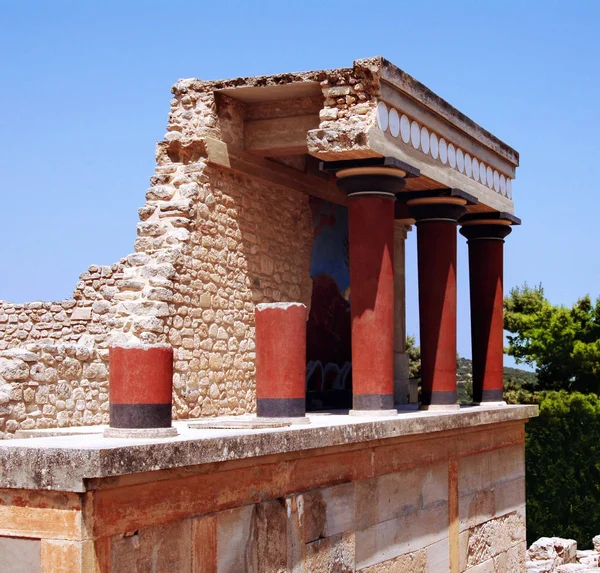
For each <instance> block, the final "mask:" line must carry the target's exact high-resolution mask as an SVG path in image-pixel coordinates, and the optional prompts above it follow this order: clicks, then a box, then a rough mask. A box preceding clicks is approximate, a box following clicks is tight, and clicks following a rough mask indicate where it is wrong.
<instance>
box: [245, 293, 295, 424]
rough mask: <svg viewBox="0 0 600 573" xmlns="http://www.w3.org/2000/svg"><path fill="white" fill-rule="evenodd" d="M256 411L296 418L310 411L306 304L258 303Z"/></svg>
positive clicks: (256, 318)
mask: <svg viewBox="0 0 600 573" xmlns="http://www.w3.org/2000/svg"><path fill="white" fill-rule="evenodd" d="M255 322H256V411H257V415H258V416H259V417H269V418H281V417H285V418H293V417H299V416H304V415H305V412H306V307H305V306H304V305H303V304H300V303H295V302H293V303H272V304H259V305H257V306H256V313H255Z"/></svg>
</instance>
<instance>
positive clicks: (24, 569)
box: [0, 537, 42, 573]
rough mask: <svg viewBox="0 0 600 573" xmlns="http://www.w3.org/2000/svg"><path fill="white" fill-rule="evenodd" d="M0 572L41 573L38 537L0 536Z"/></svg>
mask: <svg viewBox="0 0 600 573" xmlns="http://www.w3.org/2000/svg"><path fill="white" fill-rule="evenodd" d="M0 573H42V565H41V560H40V541H39V539H20V538H18V537H0Z"/></svg>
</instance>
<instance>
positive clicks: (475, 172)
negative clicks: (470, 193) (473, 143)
mask: <svg viewBox="0 0 600 573" xmlns="http://www.w3.org/2000/svg"><path fill="white" fill-rule="evenodd" d="M473 179H475V181H479V160H478V159H477V157H474V158H473Z"/></svg>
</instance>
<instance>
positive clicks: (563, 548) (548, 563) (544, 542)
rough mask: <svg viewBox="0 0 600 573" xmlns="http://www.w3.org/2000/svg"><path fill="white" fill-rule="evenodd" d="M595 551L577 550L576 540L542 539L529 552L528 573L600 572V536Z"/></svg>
mask: <svg viewBox="0 0 600 573" xmlns="http://www.w3.org/2000/svg"><path fill="white" fill-rule="evenodd" d="M593 544H594V549H585V550H578V549H577V541H575V540H574V539H562V538H560V537H541V538H540V539H538V540H537V541H536V542H535V543H533V544H532V545H531V547H530V548H529V549H528V550H527V562H526V563H525V565H526V568H527V573H569V572H570V571H573V572H574V571H579V572H580V573H593V572H596V573H598V572H600V535H597V536H596V537H594V539H593Z"/></svg>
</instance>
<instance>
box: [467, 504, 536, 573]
mask: <svg viewBox="0 0 600 573" xmlns="http://www.w3.org/2000/svg"><path fill="white" fill-rule="evenodd" d="M465 533H466V538H465V537H463V543H461V544H460V550H461V553H462V552H464V551H466V555H465V554H463V555H461V562H462V563H465V564H466V565H467V568H468V567H474V566H475V565H480V564H482V563H484V562H485V561H487V560H489V559H492V558H493V557H495V556H497V555H500V554H501V553H504V552H506V551H508V550H509V549H510V548H511V547H513V546H515V545H517V544H519V543H522V542H523V541H524V540H525V519H524V516H523V515H521V514H520V513H517V512H515V513H511V514H509V515H506V516H503V517H500V518H496V519H491V520H490V521H487V522H486V523H483V524H482V525H478V526H477V527H474V528H472V529H470V530H468V532H465ZM461 535H463V534H461Z"/></svg>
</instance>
